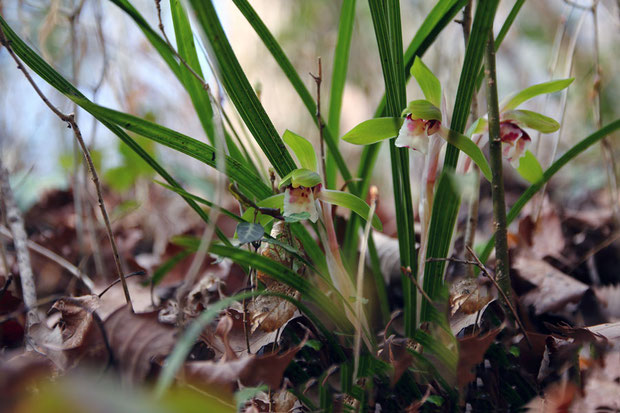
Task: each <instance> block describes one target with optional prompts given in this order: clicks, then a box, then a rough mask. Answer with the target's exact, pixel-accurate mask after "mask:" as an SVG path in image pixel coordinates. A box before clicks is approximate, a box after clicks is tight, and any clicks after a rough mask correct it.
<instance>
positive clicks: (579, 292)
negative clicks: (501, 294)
mask: <svg viewBox="0 0 620 413" xmlns="http://www.w3.org/2000/svg"><path fill="white" fill-rule="evenodd" d="M513 268H514V269H516V270H517V271H518V276H520V277H521V278H522V279H524V280H526V281H527V282H529V283H531V284H533V285H535V286H536V288H534V289H532V290H530V291H528V292H527V293H525V294H524V295H522V296H521V297H520V300H521V303H522V304H523V305H525V306H530V305H531V306H533V307H534V309H535V313H536V315H539V314H542V313H546V312H549V311H560V310H562V309H563V308H564V307H565V306H566V304H568V303H570V302H573V303H574V302H578V301H579V300H580V299H581V297H582V296H583V294H584V293H585V292H586V291H587V290H588V288H589V287H588V286H587V285H586V284H584V283H582V282H580V281H578V280H576V279H574V278H572V277H570V276H568V275H566V274H564V273H563V272H561V271H559V270H557V269H556V268H554V267H552V266H551V265H549V264H548V263H547V262H545V261H542V260H538V259H533V258H526V257H523V256H520V257H518V258H517V259H516V260H515V263H514V265H513Z"/></svg>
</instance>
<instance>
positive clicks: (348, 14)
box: [325, 0, 356, 189]
mask: <svg viewBox="0 0 620 413" xmlns="http://www.w3.org/2000/svg"><path fill="white" fill-rule="evenodd" d="M355 4H356V0H344V1H343V2H342V8H341V9H340V22H339V23H338V40H336V49H335V51H334V66H333V68H332V82H331V84H332V85H331V91H330V93H329V113H328V116H327V128H328V129H329V131H330V133H331V135H332V136H333V137H334V138H335V141H336V142H337V141H338V136H340V113H341V109H342V96H343V93H344V86H345V83H346V78H347V69H348V65H349V50H350V49H351V37H352V35H353V22H354V20H355ZM325 162H326V163H325V169H326V171H325V182H326V185H327V189H333V188H334V187H335V185H336V162H335V160H334V159H333V156H332V154H331V151H329V152H328V153H327V159H326V160H325Z"/></svg>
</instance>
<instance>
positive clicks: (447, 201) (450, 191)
mask: <svg viewBox="0 0 620 413" xmlns="http://www.w3.org/2000/svg"><path fill="white" fill-rule="evenodd" d="M470 142H471V141H470ZM453 178H454V175H453V174H452V173H451V172H448V171H446V170H444V171H442V173H441V176H440V177H439V180H438V183H437V189H436V191H435V199H434V200H433V209H432V211H431V222H430V224H429V228H428V233H429V234H432V235H431V236H429V238H428V247H427V250H426V257H425V258H426V259H428V258H443V257H445V255H446V253H447V251H448V250H449V248H450V244H451V242H452V233H453V230H454V225H455V224H456V218H457V215H458V211H459V207H460V205H461V193H460V187H459V185H458V182H457V181H455V180H454V179H453ZM445 266H446V262H445V261H431V262H426V264H425V265H424V281H423V285H422V288H423V289H424V291H425V292H426V294H427V295H428V296H429V297H430V298H431V300H436V299H437V298H439V297H440V295H441V291H442V289H443V288H444V281H443V279H444V270H445ZM433 310H435V309H434V308H433V307H432V303H429V302H428V300H423V301H422V307H421V312H420V320H421V321H431V316H432V313H433ZM435 312H436V310H435Z"/></svg>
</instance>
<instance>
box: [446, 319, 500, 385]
mask: <svg viewBox="0 0 620 413" xmlns="http://www.w3.org/2000/svg"><path fill="white" fill-rule="evenodd" d="M500 331H501V327H498V328H496V329H494V330H491V331H489V332H488V333H486V334H483V335H479V336H468V337H463V338H459V339H457V340H458V342H459V362H458V365H457V369H456V371H457V374H456V377H457V382H458V385H459V387H463V386H465V385H466V384H468V383H470V382H471V381H473V380H475V378H476V376H475V375H474V374H473V373H472V372H471V370H472V368H474V367H475V366H476V365H478V364H479V363H481V362H482V360H483V358H484V353H486V351H487V349H488V348H489V346H490V345H491V343H493V340H495V337H497V335H498V334H499V332H500Z"/></svg>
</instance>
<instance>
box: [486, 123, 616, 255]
mask: <svg viewBox="0 0 620 413" xmlns="http://www.w3.org/2000/svg"><path fill="white" fill-rule="evenodd" d="M618 129H620V119H616V120H615V121H613V122H611V123H609V124H607V125H605V126H603V127H602V128H601V129H599V130H597V131H596V132H594V133H593V134H591V135H589V136H588V137H586V138H584V139H583V140H582V141H580V142H579V143H577V144H576V145H575V146H573V147H572V148H570V149H569V150H568V151H567V152H566V153H565V154H564V155H562V156H561V157H560V158H559V159H558V160H557V161H555V162H554V163H552V164H551V166H550V167H549V168H547V170H545V172H544V173H543V176H542V178H541V179H540V180H538V181H537V182H535V183H533V184H532V185H530V187H529V188H527V189H526V190H525V192H523V194H522V195H521V196H520V197H519V199H518V200H517V202H515V203H514V205H513V206H512V208H510V211H508V214H507V215H506V224H507V225H509V224H510V223H511V222H512V221H514V220H515V219H516V218H517V217H518V216H519V213H520V212H521V210H522V209H523V207H525V205H527V203H528V202H529V201H530V199H532V197H533V196H534V195H535V194H536V193H537V192H538V191H539V190H540V189H541V188H542V187H543V186H544V185H545V184H546V183H547V182H548V181H549V180H550V179H551V178H552V177H553V175H555V174H556V173H557V172H558V171H559V170H560V169H562V167H564V165H566V164H567V163H569V162H570V161H571V160H573V159H574V158H575V157H576V156H577V155H579V154H580V153H582V152H584V151H585V150H586V149H588V148H589V147H591V146H592V145H594V144H595V143H597V142H598V141H600V140H601V139H603V138H604V137H605V136H607V135H611V134H612V133H614V132H615V131H617V130H618ZM493 245H494V238H493V237H491V239H489V241H487V243H486V245H485V247H484V250H483V251H482V252H481V253H480V260H481V261H482V262H483V263H485V262H486V260H487V259H488V258H489V255H491V252H492V251H493Z"/></svg>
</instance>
